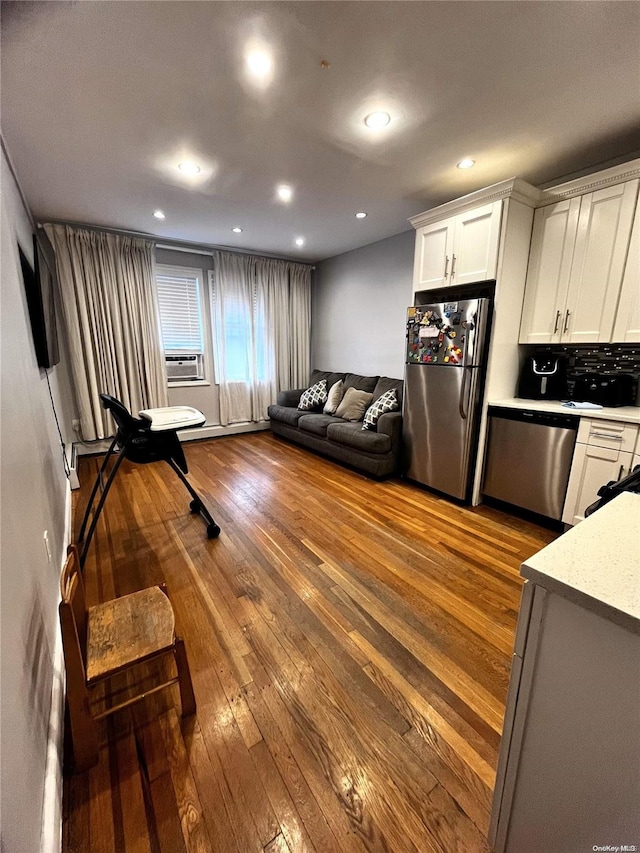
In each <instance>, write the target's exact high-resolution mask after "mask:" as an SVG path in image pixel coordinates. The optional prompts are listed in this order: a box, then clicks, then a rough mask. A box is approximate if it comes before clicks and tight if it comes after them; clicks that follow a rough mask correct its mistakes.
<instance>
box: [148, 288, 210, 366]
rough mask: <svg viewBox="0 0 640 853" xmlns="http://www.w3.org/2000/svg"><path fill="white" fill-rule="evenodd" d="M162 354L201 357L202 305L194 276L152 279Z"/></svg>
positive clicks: (202, 347) (202, 349)
mask: <svg viewBox="0 0 640 853" xmlns="http://www.w3.org/2000/svg"><path fill="white" fill-rule="evenodd" d="M156 282H157V287H158V302H159V307H160V326H161V329H162V341H163V345H164V350H165V352H185V353H187V352H188V353H202V352H203V351H204V346H203V340H202V313H201V306H202V301H201V299H200V278H199V276H197V275H187V274H184V275H182V274H171V275H164V274H162V273H158V274H157V275H156Z"/></svg>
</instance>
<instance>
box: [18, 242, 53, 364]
mask: <svg viewBox="0 0 640 853" xmlns="http://www.w3.org/2000/svg"><path fill="white" fill-rule="evenodd" d="M33 257H34V260H35V269H34V268H33V267H32V266H31V264H30V263H29V261H28V260H27V257H26V255H25V254H24V252H23V251H22V249H20V266H21V267H22V278H23V281H24V288H25V293H26V295H27V306H28V308H29V319H30V321H31V333H32V335H33V343H34V347H35V351H36V359H37V361H38V364H39V365H40V367H53V365H54V364H57V363H58V362H59V361H60V354H59V352H58V329H57V323H56V293H57V280H56V259H55V254H54V251H53V247H52V245H51V243H50V242H49V240H48V238H47V236H46V234H45V233H44V231H41V230H40V231H39V232H38V233H37V234H34V237H33Z"/></svg>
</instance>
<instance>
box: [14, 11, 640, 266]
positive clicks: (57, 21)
mask: <svg viewBox="0 0 640 853" xmlns="http://www.w3.org/2000/svg"><path fill="white" fill-rule="evenodd" d="M2 14H3V20H2V25H3V26H2V129H3V134H4V136H5V139H6V142H7V145H8V148H9V152H10V154H11V156H12V159H13V161H14V163H15V166H16V169H17V172H18V175H19V177H20V181H21V183H22V185H23V188H24V190H25V193H26V196H27V199H28V201H29V203H30V205H31V207H32V210H33V211H34V213H35V214H36V216H37V217H38V218H44V219H46V218H56V219H64V220H71V221H76V222H86V223H93V224H102V225H108V226H114V227H121V228H126V229H133V230H137V231H143V232H149V233H153V234H156V235H158V236H161V237H165V238H168V237H171V238H176V239H181V240H185V241H195V242H202V243H208V244H216V245H228V246H236V247H243V248H249V249H254V250H257V251H265V252H272V253H275V254H279V255H285V256H287V257H299V258H300V259H304V260H319V259H322V258H326V257H330V256H332V255H335V254H339V253H341V252H344V251H347V250H349V249H353V248H355V247H358V246H362V245H365V244H367V243H371V242H373V241H375V240H379V239H381V238H383V237H387V236H390V235H392V234H397V233H399V232H400V231H405V230H407V228H408V227H409V226H408V223H407V217H409V216H411V215H413V214H415V213H418V212H420V211H421V210H425V209H426V208H428V207H431V206H433V205H435V204H439V203H441V202H443V201H447V200H449V199H451V198H454V197H456V196H459V195H462V194H464V193H467V192H471V191H473V190H475V189H478V188H480V187H483V186H487V185H489V184H491V183H494V182H496V181H499V180H502V179H504V178H507V177H510V176H512V175H519V176H520V177H523V178H525V179H527V180H529V181H531V182H532V183H534V184H538V185H539V184H542V183H549V182H551V181H552V180H553V179H555V178H557V177H560V176H563V175H568V174H569V173H573V172H575V171H578V170H582V169H584V168H586V167H590V166H594V165H597V164H599V163H602V162H604V161H607V160H609V159H612V158H618V157H620V156H621V155H626V154H629V153H632V152H633V151H634V149H637V148H638V147H640V145H639V143H638V140H639V137H638V136H637V135H634V131H635V133H636V134H637V130H638V125H639V118H640V49H639V44H640V42H639V36H640V3H638V2H620V3H618V2H579V0H574V2H525V0H519V2H482V0H477V2H276V3H271V2H257V3H256V2H171V0H169V2H117V3H116V2H55V0H54V2H44V3H39V2H18V3H3V5H2ZM254 43H260V44H262V45H263V46H264V47H266V48H268V49H269V50H270V51H271V53H272V55H273V59H274V65H273V70H274V73H273V79H272V80H271V82H270V84H269V85H262V86H259V85H257V84H256V82H255V81H253V82H252V81H251V80H250V79H249V78H248V76H247V74H246V68H245V62H244V53H245V50H246V49H247V46H248V45H249V44H254ZM323 59H324V60H327V61H328V62H329V63H330V67H329V68H328V69H323V68H321V66H320V62H321V60H323ZM375 109H385V110H387V111H388V112H389V113H390V114H391V116H392V121H391V123H390V125H389V126H388V127H387V128H386V129H385V130H384V131H378V132H372V131H370V130H368V129H367V128H366V127H365V126H364V124H363V118H364V116H365V115H366V114H367V113H369V112H371V111H372V110H375ZM465 156H470V157H473V158H474V159H475V160H476V161H477V165H476V166H475V167H474V168H473V169H470V170H468V171H464V172H463V171H461V170H459V169H456V168H455V164H456V163H457V162H458V161H459V160H460V159H461V158H462V157H465ZM187 158H190V159H193V160H195V161H197V162H198V163H199V164H201V166H202V172H201V174H200V175H199V176H198V178H197V179H193V180H192V181H191V182H189V181H188V180H187V179H185V178H184V177H183V176H182V175H181V174H180V173H179V172H178V170H177V168H176V166H177V163H178V162H180V161H181V160H184V159H187ZM281 182H285V183H287V184H290V185H291V186H292V187H293V188H294V193H295V195H294V199H293V201H292V202H291V203H290V204H289V205H283V204H282V203H281V202H278V201H276V199H275V186H276V184H278V183H281ZM156 208H161V209H162V210H164V211H165V213H166V217H167V218H166V220H165V221H164V222H159V221H158V220H156V219H154V218H153V217H152V211H153V210H154V209H156ZM358 210H364V211H366V212H367V213H368V217H367V218H366V219H363V220H357V219H355V216H354V214H355V213H356V211H358ZM236 225H238V226H241V227H242V228H243V229H244V230H243V233H242V234H233V233H232V232H231V228H232V227H233V226H236ZM300 235H302V236H304V237H305V238H306V245H305V246H304V247H303V248H302V249H298V248H297V247H296V246H294V244H293V240H294V238H295V237H296V236H300Z"/></svg>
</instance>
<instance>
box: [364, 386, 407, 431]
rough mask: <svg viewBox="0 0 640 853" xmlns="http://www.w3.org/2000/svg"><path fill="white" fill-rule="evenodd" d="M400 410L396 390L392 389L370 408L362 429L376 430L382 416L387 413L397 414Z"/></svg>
mask: <svg viewBox="0 0 640 853" xmlns="http://www.w3.org/2000/svg"><path fill="white" fill-rule="evenodd" d="M399 408H400V404H399V403H398V395H397V394H396V389H395V388H390V389H389V390H388V391H385V392H384V394H381V395H380V396H379V397H378V399H377V400H376V401H375V403H372V405H371V406H369V408H368V409H367V412H366V414H365V416H364V423H363V424H362V429H375V428H376V426H377V424H378V418H379V417H380V415H383V414H384V413H385V412H395V411H396V409H399Z"/></svg>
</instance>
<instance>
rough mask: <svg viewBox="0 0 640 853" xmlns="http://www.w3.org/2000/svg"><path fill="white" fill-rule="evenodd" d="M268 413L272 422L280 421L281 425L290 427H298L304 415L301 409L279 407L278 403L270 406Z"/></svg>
mask: <svg viewBox="0 0 640 853" xmlns="http://www.w3.org/2000/svg"><path fill="white" fill-rule="evenodd" d="M267 412H268V413H269V417H270V418H271V420H272V421H280V423H283V424H289V425H290V426H298V421H299V420H300V418H301V417H302V416H303V415H304V412H301V411H300V409H294V408H292V407H291V406H278V405H277V404H276V403H273V404H272V405H271V406H269V408H268V409H267Z"/></svg>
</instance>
